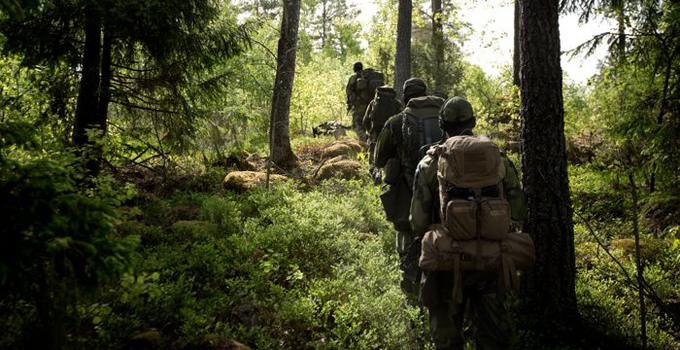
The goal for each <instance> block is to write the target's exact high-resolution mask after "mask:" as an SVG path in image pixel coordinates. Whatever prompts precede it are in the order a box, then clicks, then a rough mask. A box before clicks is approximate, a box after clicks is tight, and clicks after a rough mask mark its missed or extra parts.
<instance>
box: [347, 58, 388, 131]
mask: <svg viewBox="0 0 680 350" xmlns="http://www.w3.org/2000/svg"><path fill="white" fill-rule="evenodd" d="M352 69H353V70H354V74H352V75H351V76H350V77H349V80H348V81H347V87H346V88H345V94H346V95H347V111H350V110H351V111H352V129H354V131H355V132H356V133H357V137H358V138H359V140H361V141H366V139H367V135H366V130H365V129H364V127H363V118H364V115H365V114H366V108H367V107H368V104H369V103H370V102H371V101H372V100H373V97H374V96H375V91H376V89H377V88H378V86H382V85H384V84H385V75H383V73H381V72H380V71H377V70H375V69H372V68H366V69H364V65H363V64H362V63H361V62H355V63H354V66H353V67H352Z"/></svg>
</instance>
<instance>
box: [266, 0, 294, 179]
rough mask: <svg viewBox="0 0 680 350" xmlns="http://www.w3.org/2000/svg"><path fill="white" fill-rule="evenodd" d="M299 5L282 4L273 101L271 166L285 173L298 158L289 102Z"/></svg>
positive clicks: (292, 2) (292, 0) (289, 0)
mask: <svg viewBox="0 0 680 350" xmlns="http://www.w3.org/2000/svg"><path fill="white" fill-rule="evenodd" d="M300 2H301V0H284V2H283V18H282V20H281V36H280V37H279V46H278V52H277V60H276V61H277V64H276V80H275V81H274V94H273V97H272V112H271V121H270V122H271V125H270V157H271V161H272V162H274V163H275V164H276V165H278V166H280V167H282V168H284V169H290V168H293V167H295V166H296V165H297V157H296V156H295V154H293V150H292V148H291V146H290V98H291V95H292V92H293V80H294V78H295V56H296V55H295V54H296V49H297V39H298V27H299V25H300Z"/></svg>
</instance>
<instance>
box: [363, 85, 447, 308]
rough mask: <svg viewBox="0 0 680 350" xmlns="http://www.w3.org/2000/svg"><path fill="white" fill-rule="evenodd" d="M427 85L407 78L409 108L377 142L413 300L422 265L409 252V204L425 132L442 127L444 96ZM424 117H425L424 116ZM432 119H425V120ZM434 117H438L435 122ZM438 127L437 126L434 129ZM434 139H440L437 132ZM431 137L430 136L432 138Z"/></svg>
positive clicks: (405, 284) (386, 200) (385, 198)
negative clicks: (439, 122)
mask: <svg viewBox="0 0 680 350" xmlns="http://www.w3.org/2000/svg"><path fill="white" fill-rule="evenodd" d="M426 90H427V86H426V85H425V82H424V81H423V80H421V79H419V78H411V79H408V80H407V81H406V82H404V89H403V91H404V104H405V105H406V108H405V109H404V110H403V111H402V112H400V113H399V114H396V115H394V116H392V117H390V118H389V119H388V120H387V122H386V123H385V125H384V126H383V128H382V131H381V132H380V135H379V136H378V140H377V142H376V145H375V154H374V161H375V166H376V167H378V168H384V172H385V176H384V179H383V180H384V182H385V183H386V184H387V185H389V188H388V190H387V191H386V192H385V193H383V194H382V195H381V197H380V199H381V201H382V204H383V207H384V209H385V214H386V216H387V220H389V221H390V222H392V223H393V224H394V228H395V230H396V231H397V234H396V236H397V239H396V241H397V242H396V245H397V252H398V253H399V257H400V260H401V266H400V268H401V270H402V281H401V288H402V290H403V291H404V293H405V294H406V295H407V297H408V298H409V301H410V302H411V303H413V304H416V303H417V300H418V287H419V281H418V277H419V275H420V272H419V269H418V261H417V258H418V256H417V254H415V255H414V254H407V253H408V248H409V247H411V246H412V242H413V238H414V235H413V232H412V231H411V226H410V224H409V220H408V219H409V205H410V203H411V196H412V191H411V188H412V185H413V174H414V172H415V166H416V165H417V164H418V160H419V159H414V157H417V154H418V152H419V148H421V147H422V145H423V142H425V141H423V140H424V139H425V137H424V136H425V135H430V134H431V133H429V132H424V130H426V129H429V130H432V131H436V132H433V133H432V134H438V137H439V138H441V130H440V129H439V127H438V126H437V116H438V114H439V108H440V107H441V105H442V104H443V103H444V100H443V99H442V98H439V97H435V96H427V94H426ZM421 117H422V118H421ZM426 120H427V121H430V122H429V123H425V122H424V121H426ZM431 121H434V124H432V122H431ZM419 122H420V123H421V125H420V128H418V127H415V128H408V127H405V126H406V125H417V124H418V123H419ZM415 129H420V131H421V132H420V133H418V132H415V133H410V132H409V130H415ZM433 129H436V130H433ZM431 136H435V137H434V138H433V139H432V140H430V141H429V142H428V143H430V142H437V141H439V138H437V137H436V136H437V135H431ZM428 139H429V138H428Z"/></svg>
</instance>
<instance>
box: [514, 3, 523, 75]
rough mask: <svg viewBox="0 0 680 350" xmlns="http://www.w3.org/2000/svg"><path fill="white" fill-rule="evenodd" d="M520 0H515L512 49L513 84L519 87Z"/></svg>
mask: <svg viewBox="0 0 680 350" xmlns="http://www.w3.org/2000/svg"><path fill="white" fill-rule="evenodd" d="M519 1H520V0H515V16H514V17H515V24H514V29H515V30H514V32H513V33H514V35H513V39H514V46H513V50H512V84H513V85H515V86H517V87H519V79H520V75H519V70H520V69H519V65H520V58H519V55H520V27H519V26H520V25H521V22H520V8H519Z"/></svg>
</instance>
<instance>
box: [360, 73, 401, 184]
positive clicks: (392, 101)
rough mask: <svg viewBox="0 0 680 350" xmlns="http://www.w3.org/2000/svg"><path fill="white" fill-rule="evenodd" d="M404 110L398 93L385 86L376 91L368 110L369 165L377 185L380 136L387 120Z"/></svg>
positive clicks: (378, 181) (379, 180)
mask: <svg viewBox="0 0 680 350" xmlns="http://www.w3.org/2000/svg"><path fill="white" fill-rule="evenodd" d="M403 109H404V105H403V104H402V103H401V101H399V100H398V99H397V92H396V91H395V90H394V88H393V87H391V86H389V85H383V86H381V87H379V88H378V89H377V90H376V91H375V98H374V99H373V101H371V103H370V104H369V105H368V108H366V114H365V115H364V120H363V126H364V129H365V130H367V131H368V164H369V171H370V173H371V177H373V180H374V181H375V183H376V184H380V182H381V179H380V171H378V169H377V168H376V167H375V162H374V159H373V153H374V150H375V144H376V142H377V141H378V135H380V132H381V131H382V129H383V126H384V125H385V122H387V119H388V118H389V117H391V116H393V115H395V114H397V113H399V112H401V111H402V110H403Z"/></svg>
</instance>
